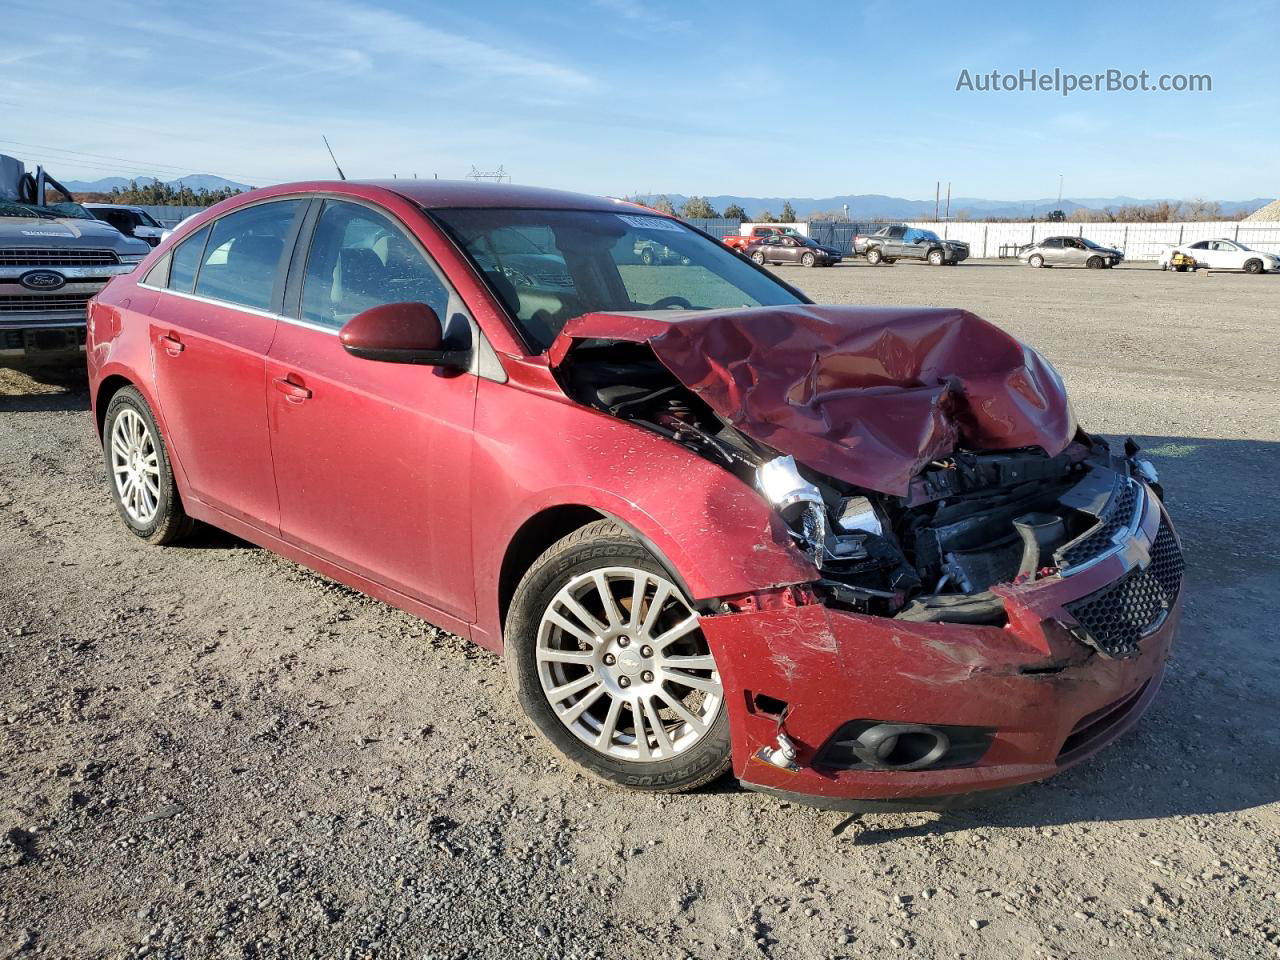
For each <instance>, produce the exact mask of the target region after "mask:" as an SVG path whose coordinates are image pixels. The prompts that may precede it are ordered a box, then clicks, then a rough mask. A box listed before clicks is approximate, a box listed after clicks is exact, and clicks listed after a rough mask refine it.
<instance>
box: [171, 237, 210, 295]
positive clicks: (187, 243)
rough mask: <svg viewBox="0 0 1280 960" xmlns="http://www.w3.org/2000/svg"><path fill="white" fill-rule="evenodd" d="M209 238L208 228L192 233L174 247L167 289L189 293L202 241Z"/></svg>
mask: <svg viewBox="0 0 1280 960" xmlns="http://www.w3.org/2000/svg"><path fill="white" fill-rule="evenodd" d="M207 239H209V228H208V227H205V228H204V229H203V230H200V231H198V232H197V233H193V234H192V235H191V236H189V237H187V239H185V240H183V241H182V242H181V243H180V244H178V245H177V246H176V247H174V250H173V265H172V266H171V267H170V268H169V284H168V286H169V289H170V290H176V291H178V292H179V293H190V292H191V288H192V287H193V286H194V285H195V282H196V268H197V267H199V266H200V254H202V253H204V242H205V241H206V240H207Z"/></svg>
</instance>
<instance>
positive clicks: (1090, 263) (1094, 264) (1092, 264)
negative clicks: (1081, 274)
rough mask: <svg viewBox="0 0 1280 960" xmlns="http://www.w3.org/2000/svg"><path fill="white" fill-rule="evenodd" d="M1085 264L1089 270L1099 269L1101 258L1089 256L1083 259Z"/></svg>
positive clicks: (1100, 267)
mask: <svg viewBox="0 0 1280 960" xmlns="http://www.w3.org/2000/svg"><path fill="white" fill-rule="evenodd" d="M1085 266H1086V267H1088V268H1089V269H1090V270H1101V269H1102V266H1103V264H1102V258H1101V257H1090V258H1089V259H1088V260H1087V261H1085Z"/></svg>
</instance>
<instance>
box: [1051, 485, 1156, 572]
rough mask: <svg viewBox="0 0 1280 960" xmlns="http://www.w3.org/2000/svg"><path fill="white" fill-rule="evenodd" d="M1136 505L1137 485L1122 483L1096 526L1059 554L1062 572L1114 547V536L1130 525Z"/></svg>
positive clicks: (1137, 499) (1137, 498)
mask: <svg viewBox="0 0 1280 960" xmlns="http://www.w3.org/2000/svg"><path fill="white" fill-rule="evenodd" d="M1138 501H1139V497H1138V484H1137V483H1135V482H1134V481H1132V480H1124V481H1122V482H1121V486H1120V489H1119V490H1117V491H1116V492H1115V493H1113V494H1112V496H1111V499H1110V500H1108V501H1107V505H1106V507H1104V508H1103V511H1102V520H1101V522H1100V523H1099V524H1098V526H1096V527H1094V528H1093V531H1092V532H1090V533H1088V534H1086V535H1085V536H1083V537H1082V538H1080V539H1079V540H1077V541H1076V542H1075V543H1073V544H1070V545H1069V546H1068V547H1066V549H1064V550H1062V551H1061V552H1060V553H1059V554H1058V560H1059V563H1060V564H1061V566H1062V567H1063V568H1064V569H1069V568H1071V567H1076V566H1079V565H1080V564H1082V563H1086V562H1087V561H1089V560H1092V559H1093V558H1094V557H1096V556H1098V555H1099V554H1101V553H1105V552H1106V551H1107V550H1109V549H1111V547H1113V546H1114V545H1115V542H1114V538H1115V535H1116V534H1117V533H1119V532H1120V531H1121V530H1127V529H1128V528H1129V527H1130V526H1131V525H1132V523H1133V514H1134V510H1136V509H1137V506H1138Z"/></svg>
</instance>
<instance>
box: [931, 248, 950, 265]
mask: <svg viewBox="0 0 1280 960" xmlns="http://www.w3.org/2000/svg"><path fill="white" fill-rule="evenodd" d="M946 259H947V258H946V257H944V256H943V255H942V251H941V250H930V251H929V263H930V265H931V266H935V267H940V266H942V264H943V263H944V262H945V261H946Z"/></svg>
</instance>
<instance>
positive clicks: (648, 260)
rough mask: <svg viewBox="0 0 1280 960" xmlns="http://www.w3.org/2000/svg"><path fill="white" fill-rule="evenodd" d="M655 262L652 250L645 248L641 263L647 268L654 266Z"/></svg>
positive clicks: (641, 252) (642, 251) (641, 254)
mask: <svg viewBox="0 0 1280 960" xmlns="http://www.w3.org/2000/svg"><path fill="white" fill-rule="evenodd" d="M653 260H654V256H653V251H652V250H650V249H649V248H648V247H645V248H644V249H643V250H641V251H640V262H641V263H643V264H644V265H645V266H646V267H651V266H653Z"/></svg>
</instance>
